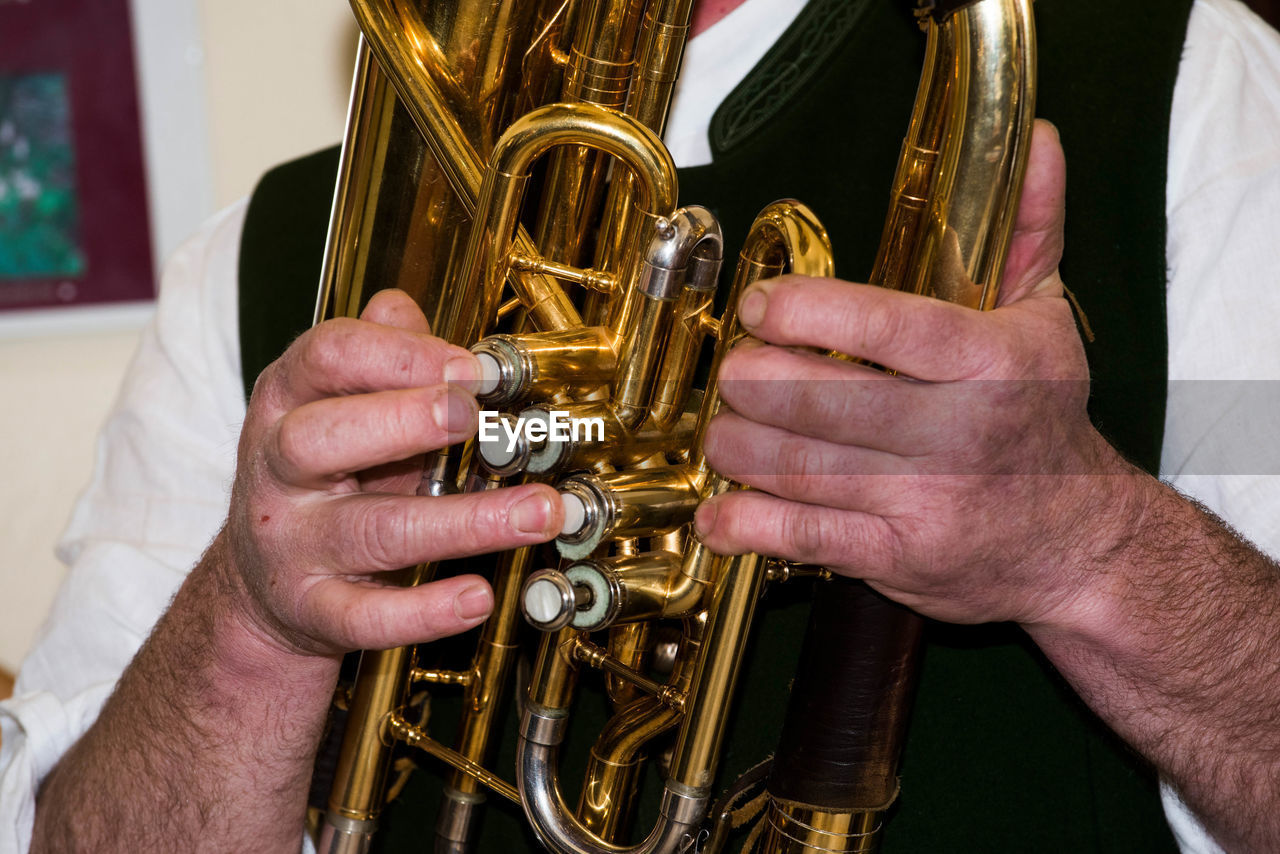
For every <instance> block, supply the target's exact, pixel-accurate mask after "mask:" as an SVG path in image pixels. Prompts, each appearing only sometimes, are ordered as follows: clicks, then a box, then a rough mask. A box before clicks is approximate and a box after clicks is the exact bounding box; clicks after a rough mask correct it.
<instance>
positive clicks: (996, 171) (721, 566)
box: [316, 0, 1034, 854]
mask: <svg viewBox="0 0 1280 854" xmlns="http://www.w3.org/2000/svg"><path fill="white" fill-rule="evenodd" d="M692 5H693V0H647V2H646V0H544V2H540V3H539V2H516V0H448V2H435V1H434V0H419V2H416V3H410V2H406V0H352V6H353V9H354V11H355V14H356V18H357V20H358V22H359V24H360V27H361V30H362V34H363V35H362V40H361V47H360V54H359V59H358V62H357V71H356V79H355V83H354V86H353V95H352V104H351V111H350V117H349V120H348V129H347V135H346V139H345V142H344V147H343V153H342V160H341V168H340V175H339V184H338V189H337V192H336V195H335V200H334V210H333V217H332V220H331V225H330V234H329V240H328V246H327V249H326V257H325V268H324V275H323V281H322V283H321V290H320V294H319V298H318V305H317V312H316V319H317V321H320V320H324V319H327V318H329V317H334V316H343V315H347V316H351V315H355V314H358V312H359V310H360V308H361V307H362V305H363V304H364V302H366V301H367V299H368V298H369V296H370V295H371V293H372V292H373V291H374V290H376V289H378V288H381V287H388V286H396V287H400V288H403V289H405V290H406V291H408V292H409V293H410V294H411V295H413V296H414V297H415V298H416V299H417V300H418V302H419V303H420V305H422V307H423V310H424V312H425V313H426V315H427V317H428V319H429V320H430V321H431V325H432V329H433V331H434V332H435V334H437V335H439V336H441V337H443V338H445V339H447V340H449V341H451V342H453V343H455V344H459V345H461V346H467V347H471V348H472V349H473V352H475V353H476V354H477V358H479V359H480V360H481V362H482V364H484V365H485V367H486V380H487V387H486V389H485V392H484V393H482V395H481V403H482V407H490V408H496V409H501V410H502V412H503V416H502V418H503V420H504V423H508V424H509V425H514V424H530V423H535V422H537V423H541V424H542V426H543V428H544V429H542V430H541V431H525V432H523V433H521V434H519V436H517V437H516V438H514V439H513V441H512V442H510V443H501V442H499V443H484V442H478V441H475V440H473V441H471V442H468V443H467V444H466V445H464V446H459V447H454V448H451V449H448V450H447V451H444V452H441V453H439V454H437V455H435V456H434V458H432V459H431V460H430V461H429V462H428V465H427V470H426V474H425V477H424V482H423V488H422V491H423V492H424V494H444V493H450V492H458V491H468V490H477V489H488V488H493V487H496V486H499V485H501V484H502V483H515V482H525V481H527V480H532V479H542V480H547V481H550V482H558V483H559V488H560V491H561V494H562V497H563V500H564V502H565V507H566V511H567V516H568V520H567V522H566V528H565V530H564V532H563V533H562V536H561V537H560V538H559V540H557V542H556V548H557V549H558V550H559V552H560V555H561V559H560V560H559V561H558V562H557V565H555V566H553V567H549V568H544V567H543V566H541V565H540V564H539V560H540V559H541V557H540V553H539V552H538V550H535V549H520V550H516V551H513V552H510V553H506V554H503V555H501V556H499V557H498V560H497V564H496V567H495V569H494V571H493V580H492V583H493V587H494V594H495V610H494V613H493V616H492V617H491V618H490V619H489V620H488V621H487V622H486V623H485V624H484V626H483V627H482V629H481V631H480V638H479V642H478V646H477V649H476V652H475V654H474V656H473V658H472V660H471V661H470V662H468V663H466V664H465V665H464V666H463V667H461V668H459V669H457V670H440V669H429V668H426V667H423V666H420V664H419V662H418V657H417V652H416V651H415V650H414V649H412V648H402V649H393V650H382V651H366V652H364V653H363V655H362V658H361V662H360V667H359V672H358V675H357V677H356V682H355V685H354V687H353V689H352V690H351V691H350V694H349V698H348V699H347V702H346V706H347V713H348V717H347V726H346V734H345V737H344V739H343V743H342V749H341V753H340V756H339V761H338V768H337V771H336V774H335V778H334V782H333V786H332V790H331V795H330V799H329V809H328V813H327V815H326V818H325V825H324V829H323V831H322V834H321V841H320V845H319V850H320V851H321V852H323V854H338V852H357V851H365V850H367V849H368V846H369V844H370V841H371V839H372V834H373V833H374V831H375V829H376V825H377V820H378V816H379V813H380V811H381V806H382V802H383V800H384V792H385V789H386V786H387V778H388V775H389V768H390V762H391V751H392V745H393V744H394V743H396V742H400V743H403V744H407V745H410V746H412V747H416V748H421V749H422V750H424V751H426V752H427V753H428V754H430V755H431V756H433V757H435V758H436V759H439V760H441V761H443V762H444V763H446V764H447V765H448V766H449V767H450V769H451V770H450V771H449V777H448V780H447V783H446V786H445V792H444V799H445V802H444V805H443V806H442V809H441V813H440V820H439V822H438V826H437V828H436V840H437V849H438V850H442V851H457V852H462V851H465V850H468V849H469V848H470V847H471V846H472V844H473V842H474V838H475V834H476V829H477V822H478V818H479V815H480V804H481V803H482V801H483V800H484V797H485V796H486V794H492V793H496V794H497V795H498V796H500V797H504V798H507V799H510V800H513V801H517V802H520V803H521V804H522V805H523V809H524V811H525V813H526V815H527V817H528V821H529V823H530V825H531V826H532V828H533V829H534V832H535V833H536V835H537V836H538V838H539V839H540V840H541V841H542V842H543V843H544V844H545V845H546V846H547V847H548V848H550V849H551V850H554V851H563V852H582V854H587V852H592V854H595V852H622V851H628V852H631V851H634V852H671V851H680V850H686V849H688V848H689V846H690V845H691V844H692V842H693V841H694V840H695V839H697V837H698V835H699V832H700V829H701V828H702V827H703V824H704V822H705V821H706V818H707V816H706V813H707V809H708V804H709V802H710V799H711V797H712V795H713V794H714V793H713V791H712V786H713V783H714V781H715V776H716V770H717V763H718V757H719V755H720V752H721V742H722V740H723V737H724V724H725V718H726V709H727V707H728V704H729V702H730V701H731V699H732V695H733V692H734V686H735V682H736V680H737V676H738V672H739V669H740V667H741V665H742V651H743V648H744V646H745V644H746V641H747V638H748V636H749V632H750V629H751V623H752V618H753V613H754V610H755V604H756V601H757V599H758V598H759V595H760V592H761V590H762V588H763V586H764V585H765V584H766V581H767V580H768V579H770V578H773V577H776V576H787V575H791V574H794V573H792V572H790V571H789V570H786V569H785V568H784V571H782V572H779V571H777V570H778V567H777V566H775V565H771V564H770V563H769V562H767V561H766V560H765V559H763V558H761V557H760V556H757V555H746V556H739V557H730V558H726V557H722V556H718V555H715V554H712V553H711V552H710V551H709V550H708V549H706V548H705V547H704V546H703V545H702V544H701V543H699V542H698V541H697V540H696V539H695V538H694V537H693V536H692V534H691V533H690V522H691V520H692V515H693V511H694V509H695V508H696V507H697V505H698V503H699V502H700V501H701V500H704V499H706V498H707V497H709V496H711V495H715V494H718V493H720V492H723V491H724V490H727V489H732V488H734V485H733V484H732V483H731V482H729V481H727V480H725V479H724V478H722V477H720V476H719V475H717V474H716V473H715V472H714V471H712V470H710V469H709V467H708V466H707V465H706V463H705V461H704V460H703V458H702V454H701V438H702V435H703V432H704V430H705V429H706V426H707V424H708V422H709V420H710V419H711V417H712V416H714V414H715V413H716V411H717V409H718V407H719V397H718V394H717V392H716V367H717V366H718V364H719V362H720V360H721V359H722V358H723V356H724V354H725V353H726V352H727V351H728V350H729V349H730V348H731V347H732V346H733V344H734V343H735V342H736V341H737V340H738V339H739V338H740V337H741V335H742V330H741V328H740V326H739V325H738V324H737V321H736V310H735V306H736V302H737V296H738V294H739V293H740V292H741V290H742V289H743V288H744V287H746V286H747V285H749V284H750V283H751V282H753V281H755V280H757V279H760V278H763V277H768V276H774V275H778V274H780V273H782V272H785V271H788V270H790V271H794V272H796V273H801V274H805V275H814V276H827V275H831V272H832V263H831V249H830V244H829V241H828V240H827V237H826V233H825V231H824V230H823V228H822V226H821V224H820V223H819V222H818V221H817V219H816V218H815V217H814V216H813V214H812V213H811V212H809V211H808V210H807V209H806V208H805V207H804V206H803V205H801V204H800V203H798V202H793V201H784V202H778V203H775V204H774V205H771V206H770V207H768V208H767V209H766V210H765V211H764V212H762V213H761V214H760V216H759V217H758V218H757V220H756V222H755V224H754V225H753V227H752V229H751V231H750V233H749V235H748V236H747V238H746V241H745V244H744V246H745V248H744V249H743V251H742V254H741V257H740V258H739V261H738V266H737V272H736V275H735V276H734V279H733V286H732V291H731V293H730V295H729V298H728V303H727V308H726V310H725V312H724V314H723V316H722V317H720V318H719V319H718V320H717V319H716V318H713V317H712V301H713V295H714V290H715V284H716V281H717V276H718V273H719V269H720V265H721V260H722V239H721V235H720V230H719V226H718V224H717V223H716V221H715V219H714V217H712V216H711V215H710V213H709V212H708V211H706V210H705V209H702V208H698V207H686V208H681V209H678V210H677V209H676V204H677V201H676V200H677V187H676V173H675V167H674V164H673V163H672V161H671V158H670V156H669V155H668V153H667V151H666V149H665V148H664V147H663V146H662V143H661V142H660V139H659V134H660V133H661V131H662V128H663V125H664V123H665V115H666V110H667V106H668V103H669V101H670V97H671V91H672V88H673V86H674V82H675V78H676V73H677V71H678V68H679V64H680V58H681V53H682V50H683V45H684V41H685V36H686V33H687V31H688V25H689V18H690V14H691V10H692ZM959 5H960V6H962V8H959V9H958V10H949V11H941V10H935V12H934V13H933V14H932V16H925V17H923V18H922V21H924V22H925V24H926V26H927V29H928V31H929V44H930V48H929V53H930V59H929V63H928V65H927V66H926V69H925V74H924V78H923V80H922V84H921V89H920V95H919V96H918V103H917V108H916V115H915V117H914V119H913V123H912V128H911V130H910V132H909V134H908V139H907V142H906V144H905V145H904V149H903V159H902V162H901V165H900V167H899V172H898V176H897V179H896V180H895V190H894V205H893V208H892V212H891V216H890V220H889V222H888V223H887V225H886V231H885V239H884V244H883V246H882V250H881V254H880V259H879V260H878V262H877V265H876V270H877V272H876V274H875V276H874V280H875V281H877V282H879V283H881V284H884V285H886V286H890V287H904V288H908V289H911V290H916V291H919V292H927V293H934V294H936V295H938V296H941V297H944V298H948V299H955V300H958V301H962V302H965V303H967V304H971V305H973V306H974V307H990V306H991V305H992V304H993V303H994V295H995V284H996V283H997V282H998V280H999V276H1000V270H1001V265H1002V263H1003V256H1004V250H1005V247H1006V246H1007V242H1008V238H1009V232H1010V228H1011V223H1012V214H1013V210H1014V206H1015V201H1016V199H1017V198H1018V193H1019V188H1020V181H1021V174H1022V168H1023V166H1024V164H1025V149H1026V140H1027V139H1028V138H1029V122H1030V116H1031V113H1032V109H1031V103H1032V94H1033V87H1034V55H1033V54H1034V39H1033V34H1032V29H1031V19H1030V0H980V2H977V3H970V4H964V3H962V4H959ZM539 163H541V164H543V165H542V166H541V167H539V166H537V164H539ZM530 186H535V187H536V188H537V192H538V198H537V201H536V202H532V201H531V202H529V203H528V204H526V202H525V195H526V190H527V189H528V188H529V187H530ZM522 211H523V212H524V215H525V216H528V217H530V218H529V219H528V220H527V222H528V228H527V229H526V226H525V225H524V224H522V223H523V222H525V220H522V219H521V217H522ZM530 214H532V215H531V216H530ZM588 258H589V259H590V265H589V266H584V263H585V261H586V259H588ZM708 339H710V340H713V341H714V361H713V365H712V372H711V375H710V379H709V381H708V383H707V387H706V389H705V390H704V391H703V393H702V394H701V397H700V400H699V395H698V393H697V392H695V391H694V390H693V384H694V374H695V369H696V366H697V363H698V361H699V354H700V353H701V352H702V350H703V349H704V345H705V344H706V342H707V341H708ZM558 413H567V414H568V415H569V416H570V417H571V418H573V419H575V423H576V422H581V423H590V424H598V425H599V428H600V430H601V431H602V432H603V439H604V441H599V440H598V439H588V438H582V437H579V436H561V435H557V434H556V433H555V431H554V430H551V429H549V428H550V426H551V425H552V422H553V421H554V420H555V418H556V417H558ZM534 570H537V571H534ZM437 571H438V567H436V566H433V565H427V566H419V567H416V568H413V569H412V570H410V571H408V572H407V573H406V579H405V583H407V584H418V583H423V582H425V581H427V580H429V579H431V578H432V577H433V576H434V574H435V573H436V572H437ZM522 620H528V621H529V622H530V623H532V624H533V625H534V626H535V628H537V629H539V630H541V631H542V634H541V640H540V642H539V644H538V648H537V651H536V656H535V663H534V664H533V668H532V675H531V678H530V679H529V684H528V690H527V695H526V696H524V697H521V698H519V700H520V704H521V722H520V729H519V747H518V758H517V763H516V765H517V767H516V768H515V769H510V768H493V767H491V765H490V764H489V763H490V762H491V754H492V752H493V749H494V745H495V743H496V741H497V740H498V737H497V735H496V734H495V726H496V721H497V715H498V709H499V707H500V706H501V705H502V701H503V698H504V696H505V695H507V694H508V693H510V692H511V688H510V685H511V683H512V682H513V681H514V680H513V673H514V671H515V670H516V662H517V657H518V655H519V648H518V642H519V637H518V635H519V633H520V631H521V621H522ZM659 621H661V622H662V623H663V624H665V625H678V626H680V627H681V632H680V636H679V640H678V641H677V642H675V643H674V644H666V645H664V649H670V648H672V647H673V646H674V649H675V652H674V655H670V656H666V659H667V660H666V661H665V662H664V664H665V666H663V667H661V668H655V666H654V658H655V645H656V643H657V642H656V640H655V638H656V636H657V634H658V632H657V631H656V629H655V626H656V625H657V624H658V622H659ZM597 633H598V634H597ZM657 657H659V658H662V657H663V656H657ZM587 670H598V671H601V673H602V674H603V677H604V678H605V680H606V683H607V687H608V695H609V698H610V701H611V705H612V708H613V718H612V720H611V721H610V723H609V724H608V726H607V727H606V728H605V730H604V731H603V732H602V733H601V734H600V735H599V737H598V739H597V740H596V742H595V746H594V747H593V749H592V755H591V759H590V762H589V764H588V770H587V778H586V781H585V782H584V784H583V786H582V797H581V800H580V802H579V803H578V805H577V806H576V808H573V807H570V806H569V805H568V804H567V803H566V802H565V799H564V797H563V795H562V793H561V789H560V785H559V781H558V770H557V754H558V750H559V747H560V745H561V743H562V741H563V739H564V735H565V732H566V728H567V727H568V720H569V708H570V705H571V703H572V699H573V696H574V689H575V685H576V682H577V681H578V678H579V675H580V673H582V672H584V671H587ZM421 685H437V686H456V689H457V690H461V691H462V692H463V695H464V700H463V707H464V714H463V717H462V720H461V723H460V726H459V730H458V732H457V733H456V734H455V735H454V736H453V743H452V746H448V745H446V744H444V743H442V742H441V741H440V740H438V737H437V736H435V735H432V734H431V732H430V727H429V725H428V721H427V720H426V715H425V714H423V713H421V712H417V711H415V710H414V709H412V708H411V706H410V703H409V697H410V695H411V693H412V692H413V691H414V689H415V686H421ZM663 733H674V746H673V748H672V749H671V752H670V755H669V758H668V759H667V761H666V765H665V771H664V779H665V781H666V782H665V787H664V793H663V796H662V805H661V808H660V811H659V815H658V816H657V817H656V818H654V819H652V820H651V821H652V823H651V827H652V829H651V831H650V832H649V833H648V834H647V836H646V837H645V839H644V841H643V842H641V843H639V844H638V845H635V846H632V847H624V846H623V845H622V844H621V843H620V842H619V840H620V839H621V838H623V833H624V829H625V827H626V825H627V824H628V823H629V821H630V815H629V813H630V810H631V809H632V802H633V800H634V798H633V790H634V788H635V785H636V779H637V776H638V769H639V767H640V764H641V762H642V759H643V756H644V753H645V751H646V749H647V748H648V745H649V744H650V743H651V742H652V741H653V740H654V739H655V738H657V737H658V736H659V735H661V734H663ZM513 774H514V780H512V779H511V777H510V776H509V775H513ZM874 812H875V811H874V810H869V811H868V810H862V809H857V810H854V809H851V810H847V811H845V813H844V814H840V813H839V812H838V811H835V812H833V811H832V810H831V809H830V808H828V807H825V806H817V807H813V808H809V807H805V806H804V805H800V804H794V803H790V802H786V801H785V799H779V798H777V797H775V806H774V808H773V809H772V810H771V813H770V814H771V816H774V818H772V819H771V821H772V825H771V826H772V827H774V828H775V829H777V828H779V827H781V828H782V829H781V830H779V831H778V832H772V831H771V832H770V834H769V835H768V836H767V839H768V840H769V841H768V850H773V851H782V850H786V851H799V850H805V851H813V850H850V851H853V850H856V851H863V850H869V847H866V846H867V844H868V843H867V840H868V839H870V838H871V837H870V835H869V834H870V829H871V828H872V826H873V825H874V824H875V815H874ZM796 827H808V828H811V829H812V832H810V831H805V832H804V833H795V832H792V831H791V830H787V828H792V829H794V828H796ZM801 837H803V838H801ZM717 838H718V835H717ZM841 840H843V841H841ZM850 840H852V841H850ZM841 846H843V847H841ZM858 846H863V847H858Z"/></svg>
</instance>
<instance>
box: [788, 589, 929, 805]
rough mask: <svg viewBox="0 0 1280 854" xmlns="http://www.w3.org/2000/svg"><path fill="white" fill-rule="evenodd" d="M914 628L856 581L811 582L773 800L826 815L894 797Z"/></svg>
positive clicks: (915, 652)
mask: <svg viewBox="0 0 1280 854" xmlns="http://www.w3.org/2000/svg"><path fill="white" fill-rule="evenodd" d="M922 626H923V621H922V620H921V619H920V617H919V616H917V615H916V614H915V613H914V612H912V611H910V610H908V609H906V608H903V607H902V606H900V605H897V604H895V603H893V602H890V601H889V600H888V599H885V598H884V597H883V596H881V595H880V594H878V593H876V592H875V591H873V590H872V589H871V588H870V587H867V586H866V585H865V584H863V583H862V582H861V581H854V580H852V579H848V578H844V577H841V576H836V577H833V578H831V579H829V580H823V581H819V582H818V583H817V584H816V585H815V589H814V601H813V611H812V613H811V614H810V617H809V627H808V629H807V631H806V634H805V639H804V646H803V648H802V650H801V653H800V667H799V669H798V670H797V672H796V678H795V682H794V684H793V686H792V691H791V700H790V704H789V705H788V707H787V716H786V720H785V722H784V724H783V729H782V736H781V738H780V741H779V745H778V753H777V755H776V756H775V757H774V765H773V773H772V775H771V777H770V778H769V792H770V794H771V795H772V796H773V797H774V798H776V799H779V800H784V801H790V802H792V803H799V804H804V805H807V806H810V807H814V808H817V809H822V810H827V811H833V812H845V811H849V812H853V811H859V812H860V811H872V810H882V809H885V808H887V807H888V806H889V804H891V803H892V802H893V800H894V798H895V797H896V796H897V792H898V759H899V756H900V755H901V753H902V745H903V742H904V740H905V734H906V725H907V719H908V717H909V715H910V709H911V699H912V695H913V693H914V691H915V681H916V680H915V676H916V671H917V667H916V663H917V660H918V658H919V650H920V637H921V629H922Z"/></svg>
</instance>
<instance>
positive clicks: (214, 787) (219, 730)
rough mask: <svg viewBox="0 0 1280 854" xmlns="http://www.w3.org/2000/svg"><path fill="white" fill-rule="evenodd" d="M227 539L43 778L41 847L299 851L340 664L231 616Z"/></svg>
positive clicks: (193, 577)
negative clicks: (275, 641) (291, 648)
mask: <svg viewBox="0 0 1280 854" xmlns="http://www.w3.org/2000/svg"><path fill="white" fill-rule="evenodd" d="M223 557H224V554H223V540H222V538H219V540H218V541H216V542H215V544H214V546H212V547H211V548H210V550H209V552H208V553H207V554H206V555H205V557H204V558H203V559H202V560H201V562H200V564H199V565H198V566H197V567H196V568H195V569H194V570H192V572H191V575H190V576H189V577H188V579H187V581H186V582H185V583H184V584H183V586H182V588H181V589H180V590H179V592H178V594H177V596H176V597H175V598H174V601H173V603H172V604H171V606H170V608H169V610H168V611H167V612H166V613H165V615H164V616H163V617H162V618H161V620H160V622H159V623H158V624H157V625H156V628H155V630H154V632H153V633H152V635H151V637H150V638H149V639H148V640H147V642H146V644H144V646H143V647H142V649H141V650H140V651H139V653H138V655H137V656H136V657H135V659H134V660H133V662H132V663H131V664H130V666H129V668H128V669H127V670H126V671H125V673H124V675H123V676H122V678H121V681H120V684H119V685H118V687H117V688H116V691H115V693H114V694H113V695H112V696H111V698H110V699H109V700H108V701H107V703H106V705H105V706H104V707H103V710H102V714H101V715H100V717H99V719H98V721H97V722H96V723H95V724H94V726H93V727H92V728H91V729H90V730H89V731H88V732H87V733H86V734H85V736H84V737H83V738H82V739H81V740H80V741H79V742H78V743H77V744H76V745H75V747H74V748H73V749H72V750H71V751H70V752H69V753H68V754H67V755H66V756H65V757H64V758H63V759H62V761H61V762H60V763H59V764H58V766H57V767H56V768H55V769H54V771H53V773H52V774H51V775H50V776H49V778H48V779H47V780H46V781H45V784H44V786H43V787H42V789H41V791H40V794H39V798H38V801H37V811H36V828H35V837H34V841H33V844H32V850H33V851H59V852H62V851H82V850H83V851H115V850H120V851H293V852H296V851H297V850H298V846H299V843H300V839H301V834H302V827H303V819H304V814H305V806H306V803H305V802H306V794H307V788H308V782H309V779H310V775H311V769H312V765H313V761H314V751H315V746H316V743H317V741H318V739H319V735H320V732H321V729H322V727H323V725H324V718H325V714H326V711H327V709H328V706H329V699H330V697H331V694H332V688H333V682H334V679H335V678H336V673H337V662H336V661H335V660H332V659H326V658H306V657H302V656H293V655H289V654H286V653H282V652H281V651H280V650H279V649H278V648H273V647H272V646H271V645H270V644H269V643H267V642H265V641H264V640H263V639H262V638H261V637H260V636H259V634H258V633H257V632H256V631H255V629H254V628H253V627H252V626H250V625H248V624H247V623H245V622H244V621H243V620H241V619H240V618H238V617H237V616H235V611H234V609H233V608H232V607H230V605H229V604H228V603H230V602H231V601H233V597H235V596H236V595H237V591H236V590H234V589H233V585H234V584H235V581H234V579H233V578H232V577H231V575H230V574H229V573H226V572H224V571H223V568H224V565H223V563H222V560H223Z"/></svg>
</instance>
